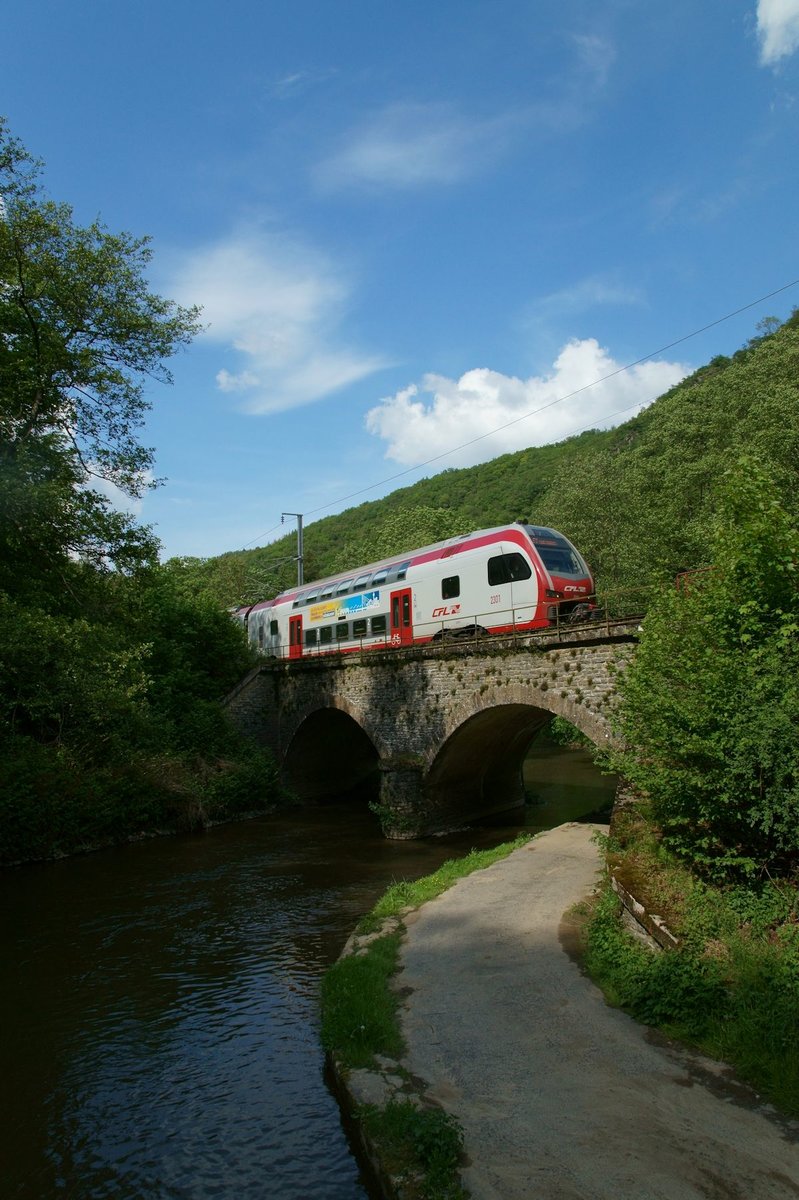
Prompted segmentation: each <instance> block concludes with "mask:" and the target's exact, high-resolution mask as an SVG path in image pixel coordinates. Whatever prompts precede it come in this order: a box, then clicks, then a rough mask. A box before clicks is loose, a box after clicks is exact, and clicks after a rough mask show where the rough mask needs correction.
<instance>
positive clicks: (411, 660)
mask: <svg viewBox="0 0 799 1200" xmlns="http://www.w3.org/2000/svg"><path fill="white" fill-rule="evenodd" d="M637 630H638V626H637V622H625V623H620V624H614V625H602V626H599V627H596V628H594V627H585V628H583V629H581V630H575V631H574V632H572V633H564V632H561V633H560V634H559V635H557V636H556V635H549V634H545V635H543V636H542V635H540V634H539V635H536V636H534V637H529V636H528V637H525V638H519V639H515V640H512V639H507V640H506V639H499V640H498V639H482V640H480V641H478V642H472V643H468V644H460V645H459V644H458V643H456V642H455V643H444V644H443V645H442V646H437V647H409V648H407V649H390V650H386V651H375V650H371V651H368V652H363V653H356V654H351V653H350V654H342V655H336V656H332V655H326V656H324V657H314V658H307V659H301V660H300V661H295V662H291V663H288V662H285V661H281V662H276V661H267V662H264V663H263V664H262V665H261V666H258V667H256V668H255V670H254V671H252V672H251V673H250V674H249V675H248V676H247V677H246V678H245V679H244V680H242V682H241V683H240V684H239V686H238V687H237V688H236V689H235V690H234V691H233V693H232V694H231V695H230V696H229V697H228V698H227V705H228V708H229V711H230V713H231V715H232V716H233V718H234V721H235V722H236V724H237V725H238V727H239V728H240V729H241V730H242V731H243V732H245V733H247V734H248V735H250V736H252V737H254V738H256V739H257V740H258V741H259V742H260V743H261V744H263V745H265V746H268V747H269V748H270V749H271V750H272V751H273V752H274V754H275V755H276V757H277V759H278V762H279V763H280V766H281V771H282V775H283V778H284V780H285V782H286V783H287V785H288V786H289V787H290V788H291V789H292V790H293V791H294V792H295V793H296V794H297V795H298V796H299V797H300V798H301V799H303V800H307V801H313V800H318V799H322V798H324V797H329V796H331V795H335V794H341V793H346V792H352V791H354V790H355V789H363V790H364V792H365V793H368V794H369V796H370V798H371V799H372V801H373V807H376V810H377V811H378V813H379V815H380V818H381V822H382V826H383V831H384V833H385V834H386V836H388V837H399V838H403V837H419V836H423V835H425V834H430V833H436V832H442V831H445V830H447V829H451V828H454V827H456V826H459V825H463V824H465V823H466V822H468V821H470V820H474V819H478V818H484V817H488V816H491V815H492V814H497V813H500V812H506V811H509V810H512V809H514V808H517V807H520V806H521V805H522V804H523V803H524V785H523V780H522V766H523V762H524V758H525V755H526V753H527V750H528V748H529V745H530V742H531V741H532V739H533V737H534V736H535V734H536V733H537V732H538V731H539V730H540V729H541V728H542V726H543V725H545V724H546V723H547V722H548V721H549V720H550V719H551V717H552V716H553V715H555V716H561V717H565V718H566V719H567V720H568V721H571V723H572V724H573V725H575V726H576V727H577V728H578V729H579V730H581V731H582V732H583V733H584V734H586V736H587V737H588V738H590V740H591V741H592V742H594V743H595V744H596V745H597V746H605V745H608V744H609V743H610V741H611V738H612V734H611V729H610V725H609V722H608V716H609V710H610V707H611V705H612V703H613V697H614V694H615V691H616V682H617V677H618V674H619V672H620V671H622V670H623V669H624V667H625V665H626V664H627V663H628V662H629V660H630V657H631V656H632V653H633V651H634V649H635V642H636V640H637ZM375 801H376V804H374V802H375Z"/></svg>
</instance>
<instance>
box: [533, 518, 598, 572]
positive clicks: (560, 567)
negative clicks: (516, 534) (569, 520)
mask: <svg viewBox="0 0 799 1200" xmlns="http://www.w3.org/2000/svg"><path fill="white" fill-rule="evenodd" d="M525 528H526V529H527V532H528V534H529V535H530V538H531V540H532V542H533V545H534V546H535V548H536V550H537V551H538V553H539V554H540V555H541V561H542V562H543V564H544V566H545V567H546V569H547V570H548V571H549V572H550V574H554V575H568V576H570V577H571V578H573V579H577V578H583V577H584V576H585V575H588V574H589V573H590V572H589V570H588V567H587V566H586V565H585V563H584V562H583V560H582V558H581V557H580V555H579V554H578V553H577V551H576V550H575V549H574V546H572V544H571V543H570V542H567V541H566V539H565V537H561V535H560V534H558V533H556V532H555V530H554V529H544V528H542V527H540V526H538V525H527V526H526V527H525Z"/></svg>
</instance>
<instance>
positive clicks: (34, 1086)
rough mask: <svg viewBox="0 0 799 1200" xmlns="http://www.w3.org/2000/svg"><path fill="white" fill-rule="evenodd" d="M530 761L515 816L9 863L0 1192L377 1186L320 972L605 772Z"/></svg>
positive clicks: (2, 896) (549, 756)
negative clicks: (334, 1062)
mask: <svg viewBox="0 0 799 1200" xmlns="http://www.w3.org/2000/svg"><path fill="white" fill-rule="evenodd" d="M525 773H526V783H527V787H528V791H529V792H530V793H531V794H534V796H535V799H536V803H535V804H532V805H531V806H530V807H529V808H528V809H527V810H526V813H525V819H524V823H519V822H517V823H515V824H510V825H507V824H506V825H495V826H493V827H491V828H482V829H476V828H475V829H468V830H463V831H461V832H459V833H456V834H452V835H449V836H447V837H445V838H434V839H429V840H426V841H418V842H387V841H385V840H384V839H383V838H382V837H381V836H380V834H379V831H378V828H377V824H376V821H375V820H374V818H373V817H372V816H371V814H370V813H369V812H368V811H367V810H365V809H364V808H362V807H355V806H347V805H341V804H335V805H325V806H321V807H318V808H308V809H298V810H292V811H290V812H285V813H281V814H278V815H274V816H270V817H264V818H260V819H257V820H252V821H246V822H241V823H237V824H234V825H227V826H221V827H218V828H216V829H213V830H211V831H209V832H207V833H205V834H202V835H198V836H187V837H175V838H162V839H153V840H150V841H146V842H139V843H135V844H132V845H128V846H122V847H118V848H115V849H112V850H104V851H102V852H98V853H96V854H91V855H86V856H83V857H78V858H73V859H68V860H64V861H61V862H56V863H47V864H41V865H33V866H28V867H24V868H17V869H15V870H10V871H6V872H5V873H4V874H2V875H0V913H1V914H2V927H0V945H1V947H2V962H3V984H2V989H0V1072H1V1075H0V1078H2V1090H3V1097H4V1103H3V1119H2V1122H0V1196H2V1197H3V1198H4V1200H7V1198H11V1197H14V1198H15V1200H23V1198H24V1200H55V1198H63V1197H69V1198H70V1200H105V1198H107V1200H272V1198H275V1200H365V1198H366V1197H367V1196H368V1194H369V1193H368V1191H367V1186H366V1184H365V1183H364V1181H363V1179H362V1178H361V1176H360V1173H359V1169H358V1165H357V1163H356V1161H355V1159H354V1158H353V1156H352V1153H351V1151H350V1149H349V1146H348V1143H347V1140H346V1137H345V1135H344V1132H343V1130H342V1126H341V1120H340V1115H339V1110H338V1105H337V1102H336V1100H335V1098H334V1097H333V1095H332V1094H331V1093H330V1091H329V1090H328V1088H327V1086H326V1084H325V1081H324V1070H323V1068H324V1059H323V1054H322V1051H321V1048H320V1045H319V1041H318V992H319V981H320V977H321V975H322V974H323V972H324V970H325V969H326V967H327V966H328V965H329V964H330V963H331V962H332V961H333V960H334V959H335V958H336V957H337V955H338V954H339V952H340V950H341V947H342V945H343V943H344V941H345V939H346V937H347V935H348V934H349V932H350V931H351V929H352V927H353V926H354V924H355V923H356V921H357V919H358V917H359V916H360V915H361V914H362V913H363V912H364V911H365V910H367V909H368V908H370V907H371V905H372V904H373V903H374V901H375V900H376V898H377V897H378V896H379V895H380V894H381V893H382V891H383V890H384V889H385V887H386V886H387V885H388V884H389V883H391V882H392V881H393V880H396V879H402V878H407V879H412V878H416V877H417V876H419V875H422V874H426V873H427V872H429V871H432V870H435V869H436V867H437V866H438V865H439V864H440V863H441V862H442V861H443V860H444V859H446V858H452V857H456V856H458V855H460V854H463V853H466V852H467V851H468V850H470V849H471V848H472V847H475V846H476V847H483V846H490V845H494V844H496V843H497V842H499V841H504V840H507V839H508V838H510V837H513V836H515V834H516V833H517V832H519V831H520V830H521V829H523V828H529V829H531V830H534V829H537V828H549V827H551V826H552V825H557V824H560V823H561V822H562V821H564V820H573V819H577V818H579V817H580V816H583V815H586V814H587V813H589V812H592V811H594V810H596V809H598V808H601V807H602V806H603V805H606V804H608V803H609V802H610V800H611V798H612V794H613V789H614V786H615V783H614V781H613V779H612V778H610V777H603V776H601V775H600V774H599V772H598V771H597V770H596V768H595V767H594V766H593V765H592V764H591V761H590V758H589V756H588V755H587V754H586V753H585V752H582V751H568V750H564V749H561V748H558V747H551V746H543V747H540V748H538V749H536V750H535V751H534V752H533V754H531V756H530V758H529V759H528V762H527V765H526V772H525Z"/></svg>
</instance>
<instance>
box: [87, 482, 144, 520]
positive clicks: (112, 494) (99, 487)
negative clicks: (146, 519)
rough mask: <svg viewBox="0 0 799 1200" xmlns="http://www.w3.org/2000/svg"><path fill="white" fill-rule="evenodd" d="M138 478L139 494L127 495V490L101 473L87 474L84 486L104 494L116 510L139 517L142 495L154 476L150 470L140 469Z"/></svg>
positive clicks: (142, 501) (142, 503)
mask: <svg viewBox="0 0 799 1200" xmlns="http://www.w3.org/2000/svg"><path fill="white" fill-rule="evenodd" d="M139 480H140V485H141V489H142V495H141V496H129V495H128V493H127V492H123V491H122V488H118V487H117V485H116V484H115V483H112V482H111V480H110V479H105V478H103V476H101V475H89V476H87V478H86V481H85V483H84V487H86V488H87V489H90V490H91V491H93V492H99V494H100V495H101V496H105V498H106V500H108V501H109V502H110V504H111V507H112V508H113V509H116V511H117V512H121V513H127V514H128V516H131V517H139V516H141V511H142V507H143V505H144V497H145V495H146V494H147V493H148V491H149V489H150V488H151V487H152V485H153V482H154V480H155V476H154V475H153V473H152V471H142V472H141V474H140V476H139Z"/></svg>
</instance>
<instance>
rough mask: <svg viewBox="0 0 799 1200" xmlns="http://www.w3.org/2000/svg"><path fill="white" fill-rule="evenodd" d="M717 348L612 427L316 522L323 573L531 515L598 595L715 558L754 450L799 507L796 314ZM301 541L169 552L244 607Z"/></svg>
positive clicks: (197, 586) (317, 564)
mask: <svg viewBox="0 0 799 1200" xmlns="http://www.w3.org/2000/svg"><path fill="white" fill-rule="evenodd" d="M762 324H763V325H764V326H765V332H763V331H761V332H760V334H759V336H757V337H755V338H753V339H752V340H751V341H750V342H749V343H747V345H746V346H744V347H743V348H742V349H741V350H739V351H738V352H737V353H736V354H735V355H733V356H732V357H731V358H725V357H718V358H715V359H713V361H712V362H711V363H709V364H708V365H707V366H706V367H703V368H701V369H700V370H698V371H696V372H695V373H694V374H693V375H691V376H690V377H689V378H688V379H686V380H684V381H683V382H682V383H681V384H680V385H679V386H678V387H675V388H673V389H672V390H671V391H669V392H667V393H666V394H665V395H664V396H662V397H660V399H659V400H657V401H656V402H655V403H654V404H652V405H651V406H650V407H649V408H647V409H646V410H645V411H644V412H642V413H640V414H639V415H638V416H636V417H634V418H633V419H632V420H630V421H627V422H625V423H624V424H623V425H620V426H618V427H617V428H615V429H613V430H607V431H602V432H599V431H591V432H588V433H583V434H581V435H579V436H577V437H573V438H569V439H568V440H566V441H564V442H561V443H559V444H557V445H553V446H543V447H531V448H530V449H527V450H522V451H520V452H518V453H516V454H505V455H503V456H502V457H500V458H496V459H494V460H493V461H492V462H488V463H484V464H482V465H480V466H476V467H470V468H467V469H462V470H448V471H443V472H441V473H440V474H439V475H435V476H433V477H432V478H429V479H423V480H421V481H420V482H419V483H417V484H414V485H413V486H411V487H407V488H401V489H398V490H397V491H395V492H392V493H391V495H389V496H387V497H385V499H382V500H376V501H373V502H370V503H365V504H362V505H359V506H358V507H356V508H351V509H348V510H347V511H346V512H344V513H341V514H339V515H337V516H333V517H327V518H325V519H323V520H320V521H317V522H315V523H313V524H311V525H308V526H307V527H306V530H305V577H306V579H308V580H311V579H314V578H318V577H320V576H322V575H325V574H329V573H331V572H333V571H337V570H344V569H347V568H349V567H351V566H353V565H356V564H359V563H362V562H367V561H369V560H370V559H375V558H379V557H381V556H383V555H390V554H394V553H400V552H401V551H403V550H407V549H410V548H412V547H414V546H419V545H424V544H425V543H427V542H432V541H435V540H437V539H440V538H444V537H449V536H451V535H453V534H455V533H462V532H466V531H468V530H470V529H475V528H480V527H481V526H487V525H493V524H498V523H500V522H503V521H507V520H515V519H517V518H520V517H526V518H529V519H530V520H532V521H534V522H536V523H539V524H549V525H553V526H555V527H556V528H558V529H561V530H563V532H565V533H567V534H568V536H569V537H571V538H572V540H573V541H574V542H575V543H576V544H577V545H578V546H579V547H580V549H581V550H582V551H583V553H584V554H585V556H586V557H587V558H588V560H589V562H590V563H591V564H592V566H593V567H594V570H595V572H596V575H597V581H598V585H599V588H600V591H603V592H605V593H618V592H620V591H625V590H628V589H638V588H640V587H641V586H642V585H648V584H651V583H652V582H653V581H657V580H662V579H664V578H669V577H672V576H674V575H675V574H676V573H677V572H678V571H680V570H684V569H686V568H695V567H698V566H701V565H703V564H705V563H706V562H707V561H708V560H709V555H710V526H711V517H712V514H713V513H714V511H715V509H716V504H717V500H716V487H717V484H718V482H719V480H720V479H721V476H722V475H723V473H724V471H725V470H726V469H727V468H728V467H729V466H730V465H731V464H732V463H733V462H734V461H735V460H736V459H737V458H738V457H739V456H740V455H741V454H746V455H748V456H749V457H751V458H753V459H755V460H757V461H758V462H759V463H761V464H762V466H763V468H764V469H765V470H766V472H767V474H768V475H769V476H770V478H771V479H772V480H773V482H774V484H775V486H776V488H777V492H778V494H779V495H780V496H781V497H783V498H784V500H785V503H786V505H787V506H788V508H789V509H790V510H791V511H797V507H798V506H799V487H797V484H799V478H798V476H799V312H797V313H794V315H793V316H792V317H791V318H790V319H789V320H788V321H787V322H786V323H785V324H784V325H782V326H779V324H778V322H775V321H772V320H767V321H766V322H763V323H762ZM294 553H295V540H294V535H293V534H287V535H286V536H285V537H283V538H281V539H280V540H279V541H277V542H275V543H273V544H272V545H270V546H267V547H263V548H260V549H255V550H246V551H238V552H232V553H229V554H225V555H221V556H220V557H218V558H214V559H209V560H204V561H203V560H199V559H180V560H171V562H170V564H168V565H169V568H170V570H171V571H172V572H173V573H174V574H175V576H176V577H177V578H178V579H179V580H180V581H181V586H184V587H186V588H188V589H189V590H190V591H195V592H196V591H203V592H205V591H207V592H209V593H210V594H211V595H213V596H214V597H215V598H216V599H218V600H219V601H220V602H222V603H225V604H234V603H239V602H243V601H247V602H252V601H253V600H255V599H258V598H262V597H265V596H270V595H274V594H276V593H277V592H278V591H280V590H281V589H282V588H284V587H288V586H289V585H290V584H291V583H292V582H293V581H294V580H295V579H296V573H295V570H296V569H295V565H294V559H293V555H294Z"/></svg>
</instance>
